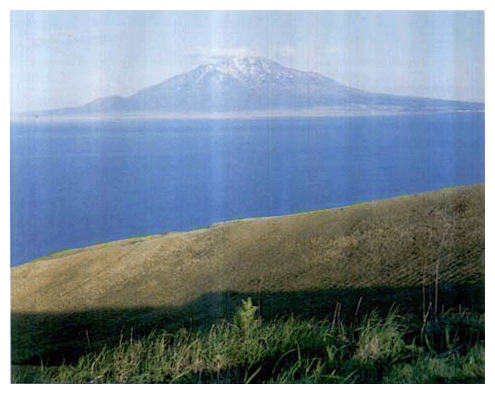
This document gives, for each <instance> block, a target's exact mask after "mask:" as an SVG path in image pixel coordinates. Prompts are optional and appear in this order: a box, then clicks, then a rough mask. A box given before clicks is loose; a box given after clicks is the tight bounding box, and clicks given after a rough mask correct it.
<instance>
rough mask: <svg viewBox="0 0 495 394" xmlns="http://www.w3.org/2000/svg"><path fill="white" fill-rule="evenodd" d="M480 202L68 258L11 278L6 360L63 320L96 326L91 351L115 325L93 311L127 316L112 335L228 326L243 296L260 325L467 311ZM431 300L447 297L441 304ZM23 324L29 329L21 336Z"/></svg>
mask: <svg viewBox="0 0 495 394" xmlns="http://www.w3.org/2000/svg"><path fill="white" fill-rule="evenodd" d="M484 193H485V188H484V185H475V186H469V187H459V188H454V189H448V190H441V191H436V192H432V193H425V194H420V195H414V196H406V197H400V198H394V199H389V200H382V201H375V202H370V203H366V204H359V205H355V206H350V207H345V208H336V209H331V210H326V211H318V212H312V213H306V214H299V215H292V216H283V217H275V218H262V219H249V220H244V221H238V222H228V223H222V224H218V225H215V226H212V227H211V228H209V229H205V230H198V231H192V232H187V233H168V234H163V235H155V236H149V237H143V238H134V239H128V240H122V241H118V242H112V243H109V244H103V245H97V246H94V247H89V248H83V249H78V250H73V251H67V252H64V253H59V254H56V255H52V256H47V257H45V258H43V259H40V260H37V261H33V262H31V263H27V264H24V265H21V266H18V267H14V268H11V312H12V316H13V323H12V324H13V327H12V331H13V336H14V339H13V348H14V352H13V354H14V353H15V347H16V346H17V345H18V344H19V343H27V342H29V341H31V342H32V343H37V342H38V341H40V338H42V337H41V336H40V337H36V336H35V335H34V334H33V332H34V331H36V327H35V325H36V324H39V325H40V327H41V326H43V332H44V334H43V335H45V334H46V333H47V332H49V330H51V329H53V327H59V328H60V327H62V323H60V316H62V315H64V316H68V315H67V314H72V315H70V316H71V317H70V324H71V325H77V324H79V323H80V322H81V321H83V322H84V319H89V320H92V322H93V323H91V324H93V325H91V324H89V323H88V324H87V325H84V324H82V323H81V324H82V325H81V327H80V328H81V330H83V331H82V332H84V331H86V332H85V333H84V335H85V336H84V338H82V339H81V341H86V335H88V332H89V334H90V335H92V332H91V330H94V329H95V324H96V323H95V322H98V319H100V320H101V319H103V317H104V316H106V317H108V316H110V317H108V319H109V321H110V320H112V319H114V320H115V319H117V318H116V317H115V316H114V315H113V314H110V315H108V316H107V315H103V314H101V313H100V312H98V311H124V310H125V311H127V312H126V313H127V315H125V316H127V317H129V316H130V317H129V319H130V320H129V319H128V320H126V319H127V317H125V318H124V317H122V316H124V313H123V312H122V313H120V312H119V313H120V314H119V316H120V317H119V319H120V320H115V322H114V323H115V324H114V325H113V326H112V325H111V324H110V323H108V322H107V323H108V324H107V325H106V327H107V328H108V330H109V331H111V330H115V329H116V330H118V329H120V328H122V327H123V326H124V325H125V327H129V326H130V325H131V324H137V323H136V322H139V324H141V325H142V327H145V328H147V327H148V326H149V327H156V326H157V324H159V323H160V322H161V323H160V324H162V323H163V322H171V321H173V322H174V323H176V324H179V323H185V324H187V323H188V322H189V323H191V321H195V322H199V321H201V320H205V319H207V318H208V319H210V320H211V319H215V318H218V317H226V316H227V317H228V316H231V311H232V310H233V308H235V306H236V303H237V304H238V303H239V302H240V299H242V298H246V297H247V296H250V297H252V298H253V301H255V302H256V303H257V304H259V305H260V312H261V313H262V314H263V315H264V316H266V315H270V314H272V315H277V314H279V313H282V314H287V313H294V314H296V315H297V314H306V315H313V314H315V313H316V312H317V311H322V313H327V312H329V311H332V310H334V308H335V303H336V302H337V301H338V302H340V303H342V302H345V300H346V299H351V298H352V300H351V301H349V309H350V308H351V307H352V308H356V304H357V303H358V302H359V305H360V307H361V308H365V307H366V308H374V307H378V306H380V305H379V304H380V303H383V304H384V305H385V304H386V307H387V308H388V307H389V305H390V304H391V303H396V304H399V305H402V306H404V305H405V306H406V307H408V306H411V305H412V304H414V308H416V309H415V310H421V308H423V310H424V308H425V307H426V305H427V304H429V303H438V305H435V306H436V307H440V306H441V305H443V303H444V302H447V303H448V304H449V305H447V306H449V307H451V306H455V305H457V303H464V302H465V301H466V300H467V299H468V298H469V297H471V296H472V295H473V294H474V293H473V294H471V293H466V294H464V293H463V291H465V289H466V286H471V285H473V284H482V286H484V276H485V275H484V271H485V270H484V255H485V254H484V247H485V233H484V227H485V216H484V209H485V207H484V205H485V196H484ZM401 289H402V290H401ZM459 289H461V290H459ZM476 289H477V290H475V292H477V293H476V294H474V295H475V296H476V299H475V300H474V301H473V302H472V303H471V304H470V305H468V306H472V305H473V303H478V304H479V303H481V304H483V303H484V298H483V288H482V290H479V288H476ZM351 290H352V293H349V292H350V291H351ZM413 293H414V296H413V295H412V294H413ZM438 293H441V294H443V295H444V298H443V299H441V300H440V301H439V300H438V299H437V295H438ZM236 297H237V298H236ZM446 300H447V301H446ZM422 302H423V304H424V305H421V303H422ZM478 306H479V308H478V309H483V308H484V305H478ZM91 311H95V312H94V313H93V312H91ZM173 311H175V312H176V313H175V315H174V314H173V313H172V312H173ZM88 313H89V314H90V315H88ZM98 313H100V314H98ZM105 313H107V312H105ZM108 313H110V312H108ZM112 313H113V312H112ZM48 314H50V315H51V316H55V315H57V316H59V317H57V319H58V320H57V319H56V321H57V323H53V322H52V323H50V324H48V323H47V324H45V323H43V322H39V321H38V322H37V323H36V324H35V323H34V320H33V319H34V318H32V316H35V315H36V316H43V315H47V316H48ZM74 314H79V315H77V316H79V317H78V319H79V320H78V321H79V323H77V324H76V323H74V321H75V320H74V319H75V317H74V316H76V315H74ZM19 316H21V317H22V316H24V317H22V318H21V317H19ZM26 316H31V317H29V319H31V320H29V321H30V322H31V323H30V324H33V326H31V327H30V328H29V330H30V331H29V332H28V329H27V328H26V329H25V330H26V331H24V332H22V333H21V332H20V331H22V330H24V329H23V328H22V327H24V325H25V323H24V320H22V319H28V317H26ZM164 316H168V317H167V319H168V320H167V319H165V317H164ZM170 316H172V317H170ZM131 317H132V318H131ZM67 319H68V318H66V320H67ZM81 319H82V320H81ZM76 320H77V319H76ZM114 320H112V321H114ZM133 322H134V323H133ZM144 322H148V323H149V325H148V326H146V325H145V324H144ZM64 324H69V323H67V321H65V323H64ZM112 324H113V323H112ZM119 324H120V326H119ZM163 324H165V323H163ZM167 324H168V323H167ZM149 327H148V328H149ZM17 332H19V333H17ZM33 335H34V336H33ZM40 335H41V334H40ZM94 335H96V334H94ZM104 335H107V334H101V336H104ZM27 336H30V338H31V339H29V340H28V339H27ZM96 336H97V335H96ZM43 338H44V337H43ZM88 342H89V341H88ZM23 354H24V353H23ZM25 356H26V355H25ZM23 357H24V356H23ZM26 357H27V356H26Z"/></svg>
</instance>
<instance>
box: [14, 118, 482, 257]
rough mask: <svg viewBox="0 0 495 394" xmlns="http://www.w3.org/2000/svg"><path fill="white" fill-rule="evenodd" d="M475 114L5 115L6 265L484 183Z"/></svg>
mask: <svg viewBox="0 0 495 394" xmlns="http://www.w3.org/2000/svg"><path fill="white" fill-rule="evenodd" d="M484 130H485V120H484V113H449V114H431V115H411V116H369V117H364V116H362V117H358V116H356V117H333V118H290V119H289V118H286V119H263V120H261V119H257V120H247V119H244V120H239V119H237V120H234V119H230V120H229V119H218V120H211V119H210V120H159V119H155V120H134V121H131V120H129V121H93V122H91V121H87V122H82V123H75V122H72V123H70V122H67V123H62V122H53V123H49V122H47V123H42V122H38V123H36V122H26V123H23V122H13V123H11V266H15V265H18V264H21V263H23V262H26V261H29V260H33V259H35V258H39V257H42V256H45V255H47V254H50V253H54V252H59V251H63V250H67V249H73V248H78V247H83V246H88V245H92V244H97V243H102V242H108V241H112V240H117V239H122V238H129V237H135V236H144V235H150V234H157V233H163V232H168V231H184V230H191V229H196V228H204V227H208V226H209V225H211V224H212V223H215V222H220V221H227V220H234V219H242V218H249V217H261V216H274V215H284V214H291V213H298V212H307V211H312V210H319V209H326V208H332V207H338V206H344V205H349V204H355V203H359V202H364V201H369V200H374V199H381V198H387V197H393V196H398V195H404V194H412V193H418V192H424V191H429V190H435V189H440V188H446V187H454V186H461V185H469V184H475V183H481V182H484V179H485V171H484V162H485V156H484V151H485V137H484Z"/></svg>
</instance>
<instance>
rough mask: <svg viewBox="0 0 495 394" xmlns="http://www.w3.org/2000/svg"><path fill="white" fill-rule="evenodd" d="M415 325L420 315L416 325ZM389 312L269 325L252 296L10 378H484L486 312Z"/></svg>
mask: <svg viewBox="0 0 495 394" xmlns="http://www.w3.org/2000/svg"><path fill="white" fill-rule="evenodd" d="M416 323H417V322H416ZM416 323H415V322H413V321H411V320H410V319H409V318H406V317H403V316H400V315H399V314H398V313H397V312H396V311H394V310H393V311H391V312H390V313H389V314H388V316H387V317H386V318H379V317H378V314H376V313H374V312H372V313H371V314H369V315H366V316H364V317H362V318H358V317H357V316H355V319H354V320H353V321H351V322H350V323H344V322H343V321H342V320H341V319H340V317H339V313H338V310H336V313H335V314H334V316H332V317H329V318H328V319H321V320H317V319H309V320H306V319H297V318H294V317H290V318H285V319H278V320H276V321H272V322H264V321H263V320H262V319H261V318H260V317H259V316H258V314H257V307H255V306H253V305H252V304H251V300H247V301H245V302H244V304H243V305H242V306H241V307H240V308H238V310H237V313H236V315H235V316H234V321H233V322H228V321H221V322H219V323H217V324H214V325H212V326H211V328H210V329H209V330H187V329H182V330H179V331H177V332H175V333H170V332H167V331H165V330H160V331H155V332H152V333H151V334H149V335H148V336H146V337H143V338H141V339H139V340H136V339H133V337H132V336H131V337H130V338H128V339H126V340H125V339H124V338H121V341H120V343H119V344H118V345H117V346H115V347H113V348H104V349H102V350H100V351H98V352H90V353H88V354H86V355H84V356H82V357H81V358H80V359H79V360H78V362H77V363H76V364H74V365H65V364H63V365H61V366H56V367H42V366H40V367H37V368H33V367H30V368H27V367H16V368H15V369H14V370H13V372H12V382H13V383H24V382H30V383H483V382H484V376H485V373H484V369H485V356H484V349H485V347H484V318H483V317H482V316H475V315H470V314H468V313H467V312H466V311H462V312H456V313H454V312H451V311H449V312H446V313H443V314H440V315H438V316H436V317H434V318H431V319H429V320H428V321H427V322H423V324H421V327H419V326H418V325H417V324H416Z"/></svg>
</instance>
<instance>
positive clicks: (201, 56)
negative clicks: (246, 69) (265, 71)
mask: <svg viewBox="0 0 495 394" xmlns="http://www.w3.org/2000/svg"><path fill="white" fill-rule="evenodd" d="M188 56H190V57H195V58H197V59H198V60H199V61H200V62H201V63H207V62H208V61H211V60H215V59H218V58H246V57H258V56H260V54H259V53H258V52H257V51H255V50H253V49H251V48H248V47H236V48H215V47H213V48H209V47H198V48H195V49H193V50H192V51H189V53H188Z"/></svg>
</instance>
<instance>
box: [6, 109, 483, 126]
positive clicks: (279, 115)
mask: <svg viewBox="0 0 495 394" xmlns="http://www.w3.org/2000/svg"><path fill="white" fill-rule="evenodd" d="M453 113H460V114H462V113H485V110H484V109H468V110H456V109H451V110H449V109H441V110H429V111H414V110H412V111H407V110H406V111H400V110H399V111H392V110H390V109H386V108H385V109H381V108H378V109H371V108H366V109H364V110H356V109H351V110H346V109H343V108H338V109H333V108H314V109H301V110H289V109H287V110H279V109H278V110H273V111H270V110H263V111H246V112H226V113H189V114H180V113H156V114H153V113H132V114H131V113H129V114H125V113H121V114H118V113H117V114H90V115H68V116H64V115H33V114H11V115H10V122H11V123H17V122H18V123H38V122H39V123H47V122H50V123H55V122H73V121H112V120H120V121H126V120H129V121H134V120H147V119H150V120H152V119H166V120H202V119H204V120H218V119H239V120H249V119H283V118H331V117H366V116H413V115H418V116H422V115H436V114H453Z"/></svg>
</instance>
